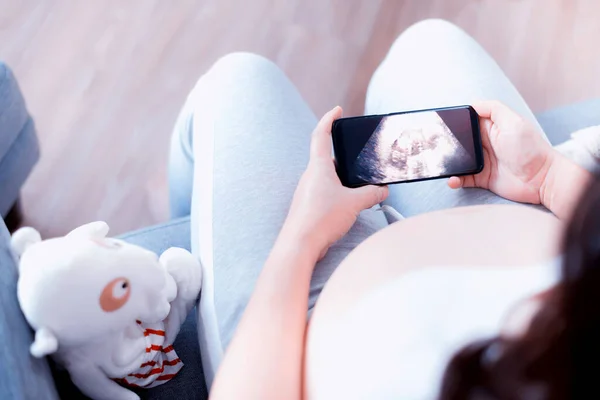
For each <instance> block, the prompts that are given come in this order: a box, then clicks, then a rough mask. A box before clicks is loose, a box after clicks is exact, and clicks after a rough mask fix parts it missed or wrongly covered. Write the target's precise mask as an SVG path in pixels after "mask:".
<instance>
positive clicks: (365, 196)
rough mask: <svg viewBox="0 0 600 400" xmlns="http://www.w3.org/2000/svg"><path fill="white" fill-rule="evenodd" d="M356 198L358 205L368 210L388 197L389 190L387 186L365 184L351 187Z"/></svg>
mask: <svg viewBox="0 0 600 400" xmlns="http://www.w3.org/2000/svg"><path fill="white" fill-rule="evenodd" d="M350 190H351V191H352V192H353V193H352V195H353V196H354V198H355V199H356V206H357V207H358V208H360V210H366V209H367V208H371V207H373V206H374V205H376V204H379V203H381V202H382V201H384V200H385V199H387V197H388V194H389V190H388V187H387V186H363V187H359V188H356V189H350Z"/></svg>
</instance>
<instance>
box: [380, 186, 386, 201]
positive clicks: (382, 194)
mask: <svg viewBox="0 0 600 400" xmlns="http://www.w3.org/2000/svg"><path fill="white" fill-rule="evenodd" d="M387 191H388V188H387V186H380V187H379V202H382V201H384V200H385V198H386V197H387Z"/></svg>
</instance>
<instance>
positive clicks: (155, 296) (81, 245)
mask: <svg viewBox="0 0 600 400" xmlns="http://www.w3.org/2000/svg"><path fill="white" fill-rule="evenodd" d="M21 263H22V267H21V271H22V272H21V276H20V279H19V301H20V302H21V307H22V309H23V312H24V313H25V316H26V317H27V319H28V321H29V323H30V324H31V325H32V326H33V327H34V328H35V329H37V328H39V327H42V326H43V327H47V328H49V329H51V330H52V331H53V332H54V334H55V335H56V336H57V338H58V339H59V342H61V343H63V344H77V343H81V342H89V340H90V339H91V338H94V337H97V336H99V335H105V334H107V333H110V332H113V331H117V330H122V329H124V327H126V326H128V325H130V324H132V323H135V321H136V320H142V321H144V322H157V321H161V320H163V319H164V318H165V317H166V316H167V314H168V313H169V310H170V305H169V302H168V301H167V298H166V282H167V277H168V275H167V272H166V270H165V268H164V267H163V266H162V265H161V264H160V263H159V262H158V257H157V256H156V254H154V253H152V252H150V251H147V250H145V249H143V248H141V247H138V246H134V245H131V244H128V243H125V242H123V241H120V240H116V239H107V238H79V237H75V238H69V237H65V238H58V239H50V240H46V241H43V242H40V243H38V244H36V245H34V246H32V247H31V249H30V250H28V251H27V252H26V253H25V254H24V255H23V257H22V259H21Z"/></svg>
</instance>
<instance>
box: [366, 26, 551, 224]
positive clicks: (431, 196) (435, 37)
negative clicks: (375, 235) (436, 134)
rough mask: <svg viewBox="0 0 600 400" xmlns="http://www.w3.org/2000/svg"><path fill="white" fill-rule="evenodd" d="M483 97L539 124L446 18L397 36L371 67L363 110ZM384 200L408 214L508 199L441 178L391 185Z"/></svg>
mask: <svg viewBox="0 0 600 400" xmlns="http://www.w3.org/2000/svg"><path fill="white" fill-rule="evenodd" d="M486 99H494V100H499V101H502V102H504V103H505V104H507V105H509V106H510V107H511V108H513V109H514V110H515V111H516V112H518V113H520V114H521V115H522V116H523V117H525V118H527V119H529V120H530V121H531V122H533V123H534V124H535V125H536V126H537V127H538V128H539V124H538V122H537V120H536V118H535V116H534V115H533V113H532V112H531V110H530V109H529V107H528V106H527V103H526V102H525V100H523V98H522V97H521V95H520V94H519V92H518V91H517V90H516V88H515V87H514V86H513V84H512V83H511V82H510V80H509V79H508V78H507V77H506V75H505V74H504V73H503V72H502V70H501V69H500V67H499V66H498V64H496V62H495V61H494V60H493V59H492V57H491V56H490V55H489V54H488V53H487V52H486V51H485V50H484V49H483V48H482V47H481V46H480V45H479V44H478V43H477V42H476V41H475V40H474V39H473V38H471V37H470V36H469V35H467V34H466V33H465V32H464V31H462V30H461V29H460V28H458V27H456V26H454V25H452V24H451V23H449V22H446V21H442V20H426V21H423V22H420V23H418V24H416V25H414V26H412V27H411V28H409V29H408V30H406V31H405V32H404V33H403V34H402V35H400V37H399V38H398V39H397V40H396V42H395V43H394V45H393V46H392V48H391V49H390V51H389V53H388V55H387V56H386V58H385V59H384V60H383V62H382V63H381V65H380V66H379V68H378V69H377V70H376V71H375V74H374V75H373V78H372V79H371V82H370V84H369V88H368V91H367V98H366V105H365V112H366V113H367V114H384V113H389V112H395V111H403V110H417V109H425V108H435V107H446V106H456V105H465V104H472V103H473V102H475V101H477V100H486ZM539 130H540V132H542V130H541V128H539ZM386 203H387V204H389V205H391V206H393V207H394V208H396V209H397V210H398V211H400V212H401V213H402V214H403V215H405V216H412V215H415V214H420V213H423V212H428V211H433V210H438V209H444V208H450V207H456V206H463V205H476V204H490V203H512V202H510V201H509V200H505V199H503V198H501V197H499V196H497V195H495V194H493V193H491V192H489V191H487V190H482V189H463V190H451V189H449V188H448V187H447V184H446V180H445V179H442V180H435V181H428V182H419V183H409V184H401V185H392V186H391V187H390V196H389V198H388V200H387V201H386Z"/></svg>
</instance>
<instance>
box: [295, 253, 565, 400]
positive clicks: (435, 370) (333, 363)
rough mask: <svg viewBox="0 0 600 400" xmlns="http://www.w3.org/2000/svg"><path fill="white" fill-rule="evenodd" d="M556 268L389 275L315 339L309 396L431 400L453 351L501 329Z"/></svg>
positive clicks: (552, 264) (550, 282)
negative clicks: (324, 337)
mask: <svg viewBox="0 0 600 400" xmlns="http://www.w3.org/2000/svg"><path fill="white" fill-rule="evenodd" d="M559 266H560V259H556V260H552V261H549V262H547V263H544V264H541V265H536V266H528V267H525V268H522V267H521V268H514V267H505V268H500V267H497V268H492V269H490V268H487V267H486V268H481V269H476V268H468V269H467V268H455V267H450V268H449V267H444V268H427V269H424V270H420V271H414V272H410V273H408V274H406V275H404V276H402V277H401V278H398V279H397V280H395V281H391V282H390V283H388V284H387V285H385V286H383V287H381V288H379V289H378V290H376V291H374V292H373V293H371V294H369V295H368V296H365V297H364V298H363V299H361V300H360V301H359V302H358V303H357V304H356V306H354V307H353V308H352V310H351V311H349V312H348V313H346V314H345V315H343V316H341V318H340V319H337V320H336V321H335V322H334V323H331V324H330V325H329V324H328V325H327V327H326V328H327V330H328V335H327V337H329V338H331V340H326V341H318V342H314V346H315V347H314V348H312V349H311V351H310V353H311V358H312V360H311V368H310V370H309V371H307V372H308V374H309V379H308V382H309V387H308V391H309V396H310V397H311V398H317V399H321V398H322V399H329V398H344V399H367V398H369V399H375V398H376V399H387V398H389V399H392V398H393V399H406V400H412V399H435V398H436V397H437V396H438V394H439V389H440V385H441V380H442V378H443V374H444V371H445V368H446V366H447V364H448V362H449V361H450V359H451V358H452V357H453V356H454V355H455V354H456V352H457V351H458V350H460V349H461V348H462V347H463V346H465V345H467V344H469V343H472V342H473V341H476V340H481V339H486V338H491V337H495V336H497V335H498V334H499V332H500V330H501V329H502V330H503V331H504V329H505V328H506V322H507V317H508V315H509V314H510V313H511V312H512V311H513V310H515V309H516V306H517V305H518V304H519V303H522V302H523V300H526V299H528V298H530V297H531V296H533V295H535V294H537V293H540V292H543V291H545V290H547V289H549V288H550V287H552V286H554V285H555V284H556V283H557V282H558V280H559V276H560V275H559V274H560V270H559ZM330 329H331V330H332V331H329V330H330ZM319 347H322V348H319ZM317 389H318V390H317Z"/></svg>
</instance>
